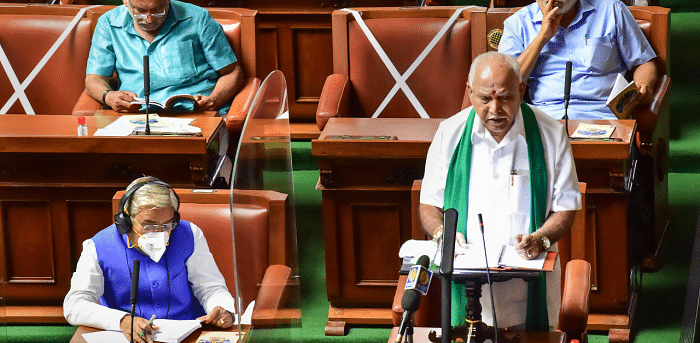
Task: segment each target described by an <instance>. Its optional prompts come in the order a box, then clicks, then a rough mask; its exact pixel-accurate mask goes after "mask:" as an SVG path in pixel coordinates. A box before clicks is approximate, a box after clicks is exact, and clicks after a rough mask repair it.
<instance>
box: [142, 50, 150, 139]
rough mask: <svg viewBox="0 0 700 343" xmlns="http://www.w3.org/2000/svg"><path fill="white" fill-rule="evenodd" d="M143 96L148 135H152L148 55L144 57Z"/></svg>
mask: <svg viewBox="0 0 700 343" xmlns="http://www.w3.org/2000/svg"><path fill="white" fill-rule="evenodd" d="M143 95H144V98H145V99H146V134H147V135H150V134H151V125H150V123H149V120H148V96H149V95H151V68H150V67H149V66H148V55H144V56H143Z"/></svg>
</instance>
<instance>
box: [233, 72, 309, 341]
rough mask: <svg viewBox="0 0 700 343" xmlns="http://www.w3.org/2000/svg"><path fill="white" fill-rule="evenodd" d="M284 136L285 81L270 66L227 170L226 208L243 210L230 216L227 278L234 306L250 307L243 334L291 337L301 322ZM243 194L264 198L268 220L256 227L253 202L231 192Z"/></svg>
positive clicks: (288, 156) (291, 192)
mask: <svg viewBox="0 0 700 343" xmlns="http://www.w3.org/2000/svg"><path fill="white" fill-rule="evenodd" d="M290 144H291V140H290V136H289V110H288V105H287V85H286V81H285V79H284V75H283V74H282V72H280V71H274V72H272V73H270V75H268V76H267V78H266V79H265V81H264V82H263V83H262V85H261V86H260V89H259V91H258V93H257V95H256V97H255V100H254V101H253V104H252V106H251V110H250V112H249V114H248V117H247V119H246V122H245V124H244V126H243V132H242V133H241V138H240V141H239V144H238V149H237V151H236V157H235V160H234V167H233V173H232V176H231V178H232V182H231V194H232V202H231V203H232V213H233V214H234V216H239V217H240V216H244V217H245V216H249V218H247V219H248V221H247V222H242V221H240V220H239V221H236V220H235V218H233V219H234V220H232V230H233V235H232V236H233V240H234V246H235V248H236V251H234V256H235V259H234V265H235V268H236V273H237V276H236V280H237V282H236V285H235V287H231V286H229V289H231V290H234V289H235V296H236V298H237V304H240V307H241V308H240V310H239V311H238V313H245V314H248V315H251V324H252V325H251V326H250V327H246V326H244V325H243V326H241V328H240V330H242V331H247V332H245V335H246V336H247V337H248V339H247V341H254V342H291V341H295V340H296V339H295V338H294V337H295V336H296V334H295V333H297V332H298V330H295V329H300V328H301V307H300V299H299V270H298V264H297V243H296V237H297V236H296V221H295V214H294V208H295V207H294V187H293V186H294V185H293V179H292V154H291V146H290ZM243 194H247V195H250V194H259V195H263V196H264V197H265V199H267V201H268V204H267V214H266V218H265V219H264V220H266V221H267V224H268V225H266V227H265V228H263V229H262V232H261V231H260V230H255V229H251V228H252V227H256V225H255V223H254V222H255V220H256V216H255V213H256V212H255V211H256V209H255V206H253V205H255V204H242V203H241V202H245V201H238V200H236V199H237V196H238V195H243ZM238 199H240V197H238ZM273 199H276V200H275V204H273V203H272V202H273ZM258 210H260V209H258ZM262 210H263V211H264V210H265V209H262ZM245 211H248V212H250V213H248V214H244V212H245ZM258 226H259V225H258ZM263 226H265V225H263ZM253 297H254V298H255V304H254V305H253V306H250V305H249V303H248V299H251V298H253ZM246 308H247V310H246ZM243 323H245V320H244V321H243Z"/></svg>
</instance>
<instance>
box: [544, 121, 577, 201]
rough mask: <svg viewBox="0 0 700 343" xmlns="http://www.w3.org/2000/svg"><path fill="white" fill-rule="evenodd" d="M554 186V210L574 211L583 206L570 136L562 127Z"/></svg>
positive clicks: (557, 144)
mask: <svg viewBox="0 0 700 343" xmlns="http://www.w3.org/2000/svg"><path fill="white" fill-rule="evenodd" d="M555 149H556V150H555V151H556V156H555V166H554V172H552V173H551V175H552V176H553V177H554V187H553V190H552V206H551V211H552V212H559V211H572V210H578V209H580V208H581V190H580V188H579V186H578V176H577V174H576V164H575V163H574V155H573V153H572V152H571V144H570V143H569V138H568V136H567V135H566V133H565V130H564V129H563V128H562V129H561V130H560V134H559V137H558V139H557V140H556V147H555Z"/></svg>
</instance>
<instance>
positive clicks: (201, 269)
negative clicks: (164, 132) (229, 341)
mask: <svg viewBox="0 0 700 343" xmlns="http://www.w3.org/2000/svg"><path fill="white" fill-rule="evenodd" d="M119 206H120V207H119V210H120V212H119V213H117V215H115V223H114V224H112V225H110V226H109V227H107V228H106V229H103V230H102V231H100V232H98V233H97V234H96V235H95V236H94V237H92V238H91V239H88V240H86V241H85V242H83V251H82V253H81V255H80V259H79V260H78V265H77V267H76V271H75V273H74V274H73V278H72V279H71V288H70V291H69V292H68V294H67V295H66V298H65V300H64V302H63V311H64V316H65V317H66V320H68V322H69V323H70V324H72V325H76V326H77V325H85V326H90V327H94V328H99V329H103V330H115V331H116V330H121V331H122V332H123V333H124V335H125V336H126V337H127V339H131V316H130V315H129V313H130V310H131V303H130V294H131V274H132V266H133V263H134V261H135V260H138V261H140V262H139V263H140V268H139V270H140V273H139V274H140V275H139V286H138V299H137V302H136V308H135V316H134V333H135V334H134V341H135V342H149V343H150V342H152V340H151V338H150V337H149V335H144V336H143V337H139V334H140V333H141V332H143V331H144V330H145V331H146V332H147V333H149V334H153V332H154V329H157V327H155V326H151V325H149V324H148V318H150V317H151V316H152V315H153V314H155V315H156V317H157V318H166V319H180V320H191V319H197V320H201V321H202V322H203V323H206V324H213V325H216V326H219V327H222V328H227V327H230V326H232V325H233V323H234V319H233V316H232V312H233V311H234V300H233V297H232V296H231V294H230V293H229V291H228V289H227V288H226V285H225V282H224V277H223V276H222V275H221V272H220V271H219V269H218V268H217V267H216V263H215V262H214V258H213V256H212V254H211V253H210V252H209V246H208V245H207V241H206V239H205V238H204V235H203V234H202V230H201V229H200V228H198V227H197V226H196V225H195V224H192V223H189V222H186V221H184V220H179V213H178V212H177V209H178V207H179V198H178V197H177V194H175V192H174V191H173V190H172V189H171V188H170V186H169V185H168V184H166V183H164V182H162V181H160V180H158V179H156V178H153V177H144V178H139V179H137V180H135V181H134V182H132V183H131V184H130V185H129V187H127V190H126V193H125V194H124V196H123V197H122V199H121V201H120V204H119Z"/></svg>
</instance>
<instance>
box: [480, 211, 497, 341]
mask: <svg viewBox="0 0 700 343" xmlns="http://www.w3.org/2000/svg"><path fill="white" fill-rule="evenodd" d="M478 216H479V228H480V229H481V241H482V242H483V243H484V259H485V260H486V279H487V281H488V282H489V295H491V311H492V312H493V336H494V339H495V340H494V343H498V320H496V305H494V302H493V283H491V272H490V271H489V258H488V256H487V255H488V254H486V238H485V237H484V219H483V218H482V217H481V213H479V214H478Z"/></svg>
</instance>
